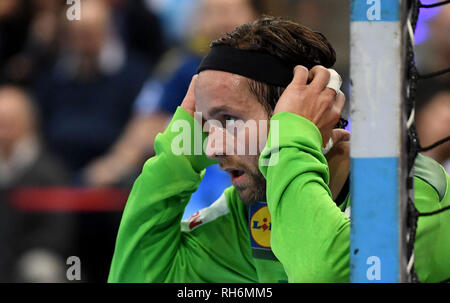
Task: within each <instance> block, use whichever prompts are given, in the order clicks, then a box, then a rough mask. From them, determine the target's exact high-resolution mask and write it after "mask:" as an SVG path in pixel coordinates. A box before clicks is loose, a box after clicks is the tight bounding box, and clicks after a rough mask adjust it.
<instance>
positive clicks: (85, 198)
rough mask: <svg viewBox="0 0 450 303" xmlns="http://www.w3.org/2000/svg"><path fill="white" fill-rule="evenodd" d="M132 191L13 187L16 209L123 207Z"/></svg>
mask: <svg viewBox="0 0 450 303" xmlns="http://www.w3.org/2000/svg"><path fill="white" fill-rule="evenodd" d="M129 193H130V191H129V190H127V189H119V188H73V187H26V188H17V189H14V190H12V191H10V193H9V195H8V198H9V203H10V205H11V206H12V208H13V209H16V210H20V211H25V212H110V211H123V209H124V207H125V204H126V201H127V198H128V195H129Z"/></svg>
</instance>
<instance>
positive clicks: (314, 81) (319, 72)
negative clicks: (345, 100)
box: [308, 65, 330, 91]
mask: <svg viewBox="0 0 450 303" xmlns="http://www.w3.org/2000/svg"><path fill="white" fill-rule="evenodd" d="M308 80H309V81H310V86H311V87H314V88H315V89H317V90H318V91H322V90H323V89H324V88H325V87H326V86H327V84H328V81H329V80H330V72H329V71H328V70H327V69H326V68H325V67H323V66H321V65H316V66H314V67H313V68H312V69H311V70H310V71H309V75H308Z"/></svg>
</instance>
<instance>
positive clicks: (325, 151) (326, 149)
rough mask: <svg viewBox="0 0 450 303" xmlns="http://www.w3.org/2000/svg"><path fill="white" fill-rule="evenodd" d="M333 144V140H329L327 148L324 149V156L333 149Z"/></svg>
mask: <svg viewBox="0 0 450 303" xmlns="http://www.w3.org/2000/svg"><path fill="white" fill-rule="evenodd" d="M333 144H334V142H333V139H331V138H330V140H328V143H327V146H325V147H324V148H322V154H324V155H326V154H327V153H328V152H329V151H330V149H332V148H333Z"/></svg>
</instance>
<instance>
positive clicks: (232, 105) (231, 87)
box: [195, 70, 262, 115]
mask: <svg viewBox="0 0 450 303" xmlns="http://www.w3.org/2000/svg"><path fill="white" fill-rule="evenodd" d="M195 99H196V110H197V111H199V112H202V113H203V114H204V115H208V114H209V112H211V111H213V110H214V109H215V108H218V107H226V108H229V109H230V110H233V111H235V112H240V113H243V114H245V113H250V112H252V111H254V110H255V109H256V108H258V107H261V108H262V105H261V104H260V103H259V102H258V99H257V98H256V96H254V95H253V94H252V93H251V92H250V89H249V86H248V79H247V78H246V77H243V76H240V75H236V74H231V73H228V72H222V71H215V70H205V71H202V72H200V73H199V75H198V78H197V83H196V85H195Z"/></svg>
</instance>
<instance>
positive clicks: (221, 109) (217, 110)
mask: <svg viewBox="0 0 450 303" xmlns="http://www.w3.org/2000/svg"><path fill="white" fill-rule="evenodd" d="M223 112H233V110H232V109H231V108H230V107H228V106H218V107H214V108H213V109H212V110H211V111H210V112H209V113H208V114H209V116H210V117H214V116H217V115H218V114H221V113H223Z"/></svg>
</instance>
